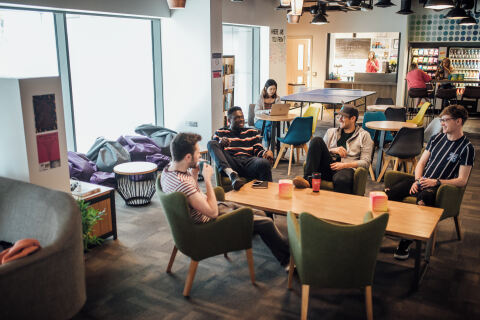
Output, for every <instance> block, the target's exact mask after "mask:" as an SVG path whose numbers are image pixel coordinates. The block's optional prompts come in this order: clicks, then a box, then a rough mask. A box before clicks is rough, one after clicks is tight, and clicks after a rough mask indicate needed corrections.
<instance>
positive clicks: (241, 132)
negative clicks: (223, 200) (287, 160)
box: [207, 107, 273, 190]
mask: <svg viewBox="0 0 480 320" xmlns="http://www.w3.org/2000/svg"><path fill="white" fill-rule="evenodd" d="M227 118H228V123H229V126H228V127H224V128H221V129H218V130H217V131H216V132H215V135H214V136H213V140H211V141H209V142H208V145H207V148H208V152H209V153H210V156H211V157H212V159H213V160H214V161H215V165H216V166H217V168H218V170H220V171H221V172H223V173H224V174H226V175H227V176H229V177H230V180H231V181H232V187H233V189H234V190H238V189H240V188H241V187H242V186H243V185H244V184H245V180H244V179H242V178H240V176H241V177H245V178H248V179H258V180H263V181H272V163H273V153H272V151H270V150H268V151H267V150H265V149H263V146H262V142H261V141H262V140H261V136H260V134H259V132H258V130H257V129H255V128H245V127H244V125H245V118H244V117H243V112H242V109H241V108H240V107H232V108H230V109H229V110H228V111H227Z"/></svg>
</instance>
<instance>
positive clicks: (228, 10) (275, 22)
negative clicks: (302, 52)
mask: <svg viewBox="0 0 480 320" xmlns="http://www.w3.org/2000/svg"><path fill="white" fill-rule="evenodd" d="M279 4H280V2H279V1H278V0H244V1H243V2H231V1H230V0H223V1H222V5H223V10H222V15H223V17H222V21H223V22H224V23H231V24H244V25H253V26H267V27H270V29H284V30H285V32H286V31H287V29H286V22H287V18H286V16H285V14H286V11H284V10H275V8H276V7H277V6H278V5H279ZM263 39H264V38H263V37H262V40H263ZM268 39H269V42H270V41H271V39H270V36H269V37H268ZM269 45H270V50H269V51H270V53H272V52H274V53H276V54H277V56H282V57H285V56H286V45H283V47H278V46H277V44H276V43H271V42H270V44H269ZM279 50H280V52H278V51H279ZM267 54H268V53H267ZM262 55H263V54H262ZM285 64H286V60H285V59H282V60H280V59H270V61H269V75H268V77H269V78H273V79H275V80H276V81H277V83H278V92H279V94H280V95H286V93H287V72H286V66H285ZM261 68H262V69H264V68H263V66H261ZM266 80H267V79H266V78H265V76H262V77H261V78H260V87H263V84H264V83H265V81H266ZM259 94H260V92H259Z"/></svg>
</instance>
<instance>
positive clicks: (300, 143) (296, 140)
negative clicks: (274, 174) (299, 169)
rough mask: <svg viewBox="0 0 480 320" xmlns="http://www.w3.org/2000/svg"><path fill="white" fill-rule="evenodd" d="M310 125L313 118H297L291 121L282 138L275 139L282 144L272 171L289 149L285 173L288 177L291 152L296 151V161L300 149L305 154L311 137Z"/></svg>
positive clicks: (290, 165)
mask: <svg viewBox="0 0 480 320" xmlns="http://www.w3.org/2000/svg"><path fill="white" fill-rule="evenodd" d="M312 125H313V117H297V118H295V119H293V121H292V124H291V125H290V128H289V129H288V132H287V134H286V136H285V137H283V138H277V139H278V141H280V142H281V143H282V147H281V148H280V152H279V153H278V156H277V161H275V165H274V166H273V168H274V169H275V168H276V167H277V165H278V162H279V161H280V158H281V157H282V155H283V153H284V152H287V149H288V148H291V150H290V159H289V161H288V173H287V175H290V169H291V167H292V156H293V151H294V149H296V150H297V160H298V159H299V158H300V149H303V150H305V154H306V153H307V151H308V148H307V142H308V141H309V140H310V138H311V137H312Z"/></svg>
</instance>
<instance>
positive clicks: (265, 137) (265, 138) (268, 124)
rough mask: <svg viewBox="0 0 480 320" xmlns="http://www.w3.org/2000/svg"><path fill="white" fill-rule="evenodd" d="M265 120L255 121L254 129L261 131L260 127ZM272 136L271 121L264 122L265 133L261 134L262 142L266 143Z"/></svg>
mask: <svg viewBox="0 0 480 320" xmlns="http://www.w3.org/2000/svg"><path fill="white" fill-rule="evenodd" d="M264 121H265V120H257V121H256V122H255V128H257V129H258V130H262V125H263V122H264ZM271 134H272V121H265V132H264V134H263V141H265V142H268V141H269V140H270V137H271Z"/></svg>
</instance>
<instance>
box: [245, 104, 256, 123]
mask: <svg viewBox="0 0 480 320" xmlns="http://www.w3.org/2000/svg"><path fill="white" fill-rule="evenodd" d="M255 106H256V104H255V103H251V104H250V105H249V106H248V119H247V124H248V126H249V127H254V126H255Z"/></svg>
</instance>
